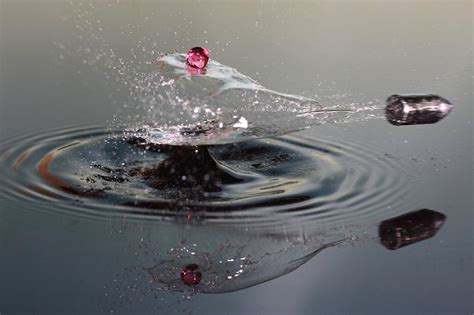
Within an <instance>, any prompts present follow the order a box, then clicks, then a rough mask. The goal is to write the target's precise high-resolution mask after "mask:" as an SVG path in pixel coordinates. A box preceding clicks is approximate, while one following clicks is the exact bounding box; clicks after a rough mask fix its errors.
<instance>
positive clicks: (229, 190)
mask: <svg viewBox="0 0 474 315" xmlns="http://www.w3.org/2000/svg"><path fill="white" fill-rule="evenodd" d="M3 148H4V154H3V155H2V156H1V161H2V163H1V165H2V169H1V172H2V190H1V194H2V196H3V197H5V198H9V199H15V200H24V201H27V202H31V201H34V202H35V204H36V205H37V207H36V209H35V211H38V210H47V211H55V212H61V213H66V214H68V215H81V216H83V215H87V216H89V217H93V218H100V217H105V218H112V217H116V216H126V217H127V220H128V221H129V220H134V221H135V220H137V221H139V222H140V221H142V222H146V224H147V225H149V226H150V229H151V230H154V231H157V232H156V233H154V232H153V233H150V234H149V235H147V236H146V237H144V238H143V239H142V240H141V241H140V242H139V245H138V246H136V248H135V249H136V250H137V254H136V255H135V256H136V262H135V263H134V264H133V265H131V266H128V267H127V268H126V269H124V272H123V275H122V276H123V280H122V281H119V282H117V283H116V284H115V285H111V286H108V287H107V290H108V291H107V294H110V295H111V296H112V297H114V298H117V299H120V298H121V297H129V296H131V295H133V294H141V295H144V296H147V295H152V296H153V295H154V296H159V295H160V294H164V293H166V292H180V293H179V294H185V295H186V296H190V295H193V294H195V293H199V292H202V293H224V292H232V291H237V290H241V289H245V288H248V287H251V286H254V285H257V284H260V283H263V282H266V281H269V280H271V279H275V278H278V277H280V276H282V275H285V274H287V273H290V272H292V271H293V270H295V269H297V268H298V267H300V266H301V265H303V264H305V263H306V262H308V261H309V260H310V259H312V258H313V257H315V256H316V255H318V254H319V253H321V252H322V251H323V250H326V249H329V248H333V247H336V246H338V247H342V246H347V245H349V244H354V243H355V242H361V241H367V240H376V239H377V236H376V234H377V233H376V227H378V229H379V236H378V237H379V238H380V241H381V243H382V244H383V245H384V246H385V247H386V248H388V249H398V248H400V247H403V246H406V245H409V244H413V243H415V242H420V241H422V240H425V239H428V238H430V237H432V236H434V234H435V233H436V232H437V231H438V230H439V228H440V227H441V225H442V223H443V222H444V220H445V216H444V215H443V214H440V213H437V212H434V211H432V210H419V211H416V212H409V213H407V214H405V215H402V216H396V217H394V218H392V219H385V220H384V221H382V222H381V223H380V224H379V223H377V219H375V218H378V217H384V218H387V217H388V216H390V215H391V213H390V211H391V210H390V209H392V211H393V210H395V211H396V210H397V209H398V208H399V207H401V203H400V199H402V198H401V196H402V195H404V194H405V193H406V191H407V190H408V188H407V187H406V182H405V181H404V180H403V178H402V176H401V174H400V172H397V170H399V169H400V167H397V165H396V164H395V163H396V162H394V161H393V159H387V157H383V156H382V157H381V156H378V155H377V153H376V151H373V150H370V149H369V148H366V147H360V146H357V145H356V144H354V143H351V144H350V145H349V144H344V143H342V142H339V143H328V142H326V141H324V140H317V139H313V138H302V137H297V136H285V137H280V138H273V139H266V140H253V141H248V142H240V143H235V144H228V145H220V146H199V147H173V146H166V145H165V146H163V145H157V144H153V143H148V142H145V141H143V139H142V138H140V137H126V138H124V137H123V134H122V133H121V132H113V131H107V132H106V131H104V130H102V129H100V128H91V127H84V128H75V129H70V130H58V131H55V132H52V133H47V134H38V135H36V136H29V137H28V136H27V137H24V138H20V139H14V140H12V141H11V142H9V143H5V144H4V145H3ZM341 222H344V224H345V225H346V226H341V224H340V223H341ZM352 227H356V228H354V229H352ZM130 279H132V280H130ZM110 290H115V291H113V292H112V291H110ZM112 293H117V294H118V295H117V294H112Z"/></svg>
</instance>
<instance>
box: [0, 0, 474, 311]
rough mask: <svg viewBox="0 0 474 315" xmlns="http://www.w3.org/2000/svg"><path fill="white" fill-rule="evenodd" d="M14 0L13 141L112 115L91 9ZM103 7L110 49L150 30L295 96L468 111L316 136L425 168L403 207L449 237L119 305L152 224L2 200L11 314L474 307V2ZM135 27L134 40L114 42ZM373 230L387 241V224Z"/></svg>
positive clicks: (7, 56) (2, 112)
mask: <svg viewBox="0 0 474 315" xmlns="http://www.w3.org/2000/svg"><path fill="white" fill-rule="evenodd" d="M0 3H1V7H0V8H1V15H0V27H1V32H0V35H1V38H0V58H1V63H0V66H1V69H0V88H1V89H0V97H1V99H0V137H1V138H2V139H8V138H9V137H12V136H14V135H18V134H21V133H28V132H34V131H37V130H47V129H50V128H54V127H60V126H64V125H71V124H78V123H97V124H106V122H107V121H109V120H110V119H112V116H113V114H114V113H115V112H116V111H117V110H118V109H119V107H120V106H121V104H122V99H121V98H123V97H124V95H122V94H121V93H115V92H114V83H111V82H107V80H105V79H104V77H103V74H102V73H101V71H100V67H98V68H94V67H90V66H88V65H85V64H84V63H83V59H84V58H86V57H84V55H83V54H82V53H80V52H78V51H77V48H78V47H83V48H84V47H87V45H89V44H88V42H87V41H84V42H81V41H80V40H79V39H78V38H77V37H76V35H77V33H76V32H75V31H74V19H73V18H72V17H73V16H74V10H73V9H74V7H75V8H77V2H75V5H74V6H71V5H69V4H67V3H65V2H61V1H5V0H3V1H0ZM114 3H115V2H114ZM152 12H154V15H151V13H152ZM100 14H102V15H101V19H102V24H103V25H106V26H107V28H108V29H107V30H106V31H107V32H108V34H109V36H108V41H109V43H110V44H111V46H113V47H117V50H119V51H125V52H126V51H128V48H129V47H133V46H134V45H137V41H138V40H139V39H142V38H143V37H144V36H146V37H147V38H148V39H150V40H152V41H156V42H157V44H158V49H159V51H162V52H165V51H174V50H178V51H185V50H186V49H187V48H188V47H191V46H195V45H205V46H206V47H208V48H209V49H210V50H211V52H212V57H214V58H216V59H217V60H219V61H220V62H222V63H224V64H227V65H230V66H233V67H235V68H237V69H239V71H241V72H242V73H245V74H248V75H250V76H251V77H253V78H256V79H257V80H258V81H259V82H261V83H262V84H263V85H264V86H267V87H269V88H272V89H275V90H279V91H283V92H291V93H297V94H298V93H302V94H304V95H307V96H314V94H319V96H320V97H321V98H322V99H325V100H328V101H330V100H331V99H333V96H334V95H335V94H345V95H347V96H345V97H343V100H342V101H343V102H349V101H350V100H353V101H355V102H364V101H366V100H372V99H379V100H383V99H385V98H386V97H387V96H388V95H390V94H393V93H407V92H435V93H438V94H440V95H442V96H444V97H446V98H447V99H449V100H450V101H451V102H452V103H453V104H455V109H454V111H453V113H452V114H451V115H450V116H449V117H448V118H447V119H445V120H443V121H441V122H440V123H438V124H436V125H431V126H416V127H403V128H402V127H393V126H390V125H388V124H387V123H386V122H385V121H383V120H372V121H368V122H359V123H353V124H345V125H333V126H322V127H321V128H314V129H312V130H310V131H307V133H308V134H312V135H318V136H319V135H320V136H324V137H333V138H334V139H337V138H339V137H342V138H344V139H345V140H348V141H351V140H354V141H355V142H358V143H362V142H364V143H367V144H370V146H371V147H372V148H376V149H377V151H378V152H377V153H388V154H391V155H393V156H395V158H396V159H397V160H398V162H399V163H400V165H402V166H403V167H405V168H407V169H408V170H410V171H412V176H411V177H410V179H409V184H410V189H411V190H412V193H411V195H410V196H411V198H412V199H410V200H409V204H410V206H411V207H410V208H408V209H401V210H400V211H401V212H403V211H404V210H406V211H409V210H412V209H417V208H432V209H435V210H437V211H440V212H442V213H444V214H446V215H447V217H448V220H447V222H446V224H445V226H444V227H443V229H442V230H441V231H440V233H439V234H438V235H437V236H436V237H435V238H432V239H430V240H427V241H425V242H422V243H418V244H416V245H413V246H409V247H406V248H404V249H401V250H399V251H394V252H390V251H387V250H385V249H384V248H382V247H381V246H380V245H378V244H377V243H376V242H375V241H367V242H362V243H359V244H358V245H357V246H354V247H345V248H337V249H331V250H328V251H325V252H323V253H321V254H320V255H319V256H317V257H315V258H314V259H313V260H311V261H310V262H308V263H307V264H305V265H303V266H302V267H301V268H299V269H298V270H296V271H294V272H292V273H290V274H288V275H285V276H283V277H280V278H278V279H275V280H273V281H270V282H267V283H264V284H261V285H258V286H256V287H253V288H250V289H246V290H242V291H238V292H234V293H229V294H222V295H199V296H197V297H195V298H194V299H192V301H190V302H189V301H187V300H186V299H183V298H181V297H180V296H175V295H170V296H166V297H165V299H164V300H163V301H161V300H158V301H157V300H154V299H153V298H152V297H150V296H147V295H144V298H143V301H141V302H140V301H136V300H134V301H128V300H127V299H126V298H114V299H110V298H109V295H114V294H112V292H111V290H110V289H108V287H107V286H109V285H110V283H114V280H115V279H117V278H118V279H119V282H122V283H127V281H128V280H127V279H125V280H124V279H123V273H124V271H123V270H124V268H125V267H126V266H127V265H129V264H132V263H133V261H134V259H133V253H132V252H133V248H134V246H136V243H137V240H139V239H140V238H141V233H143V232H140V231H143V229H140V228H141V227H140V225H137V226H135V225H133V224H131V225H130V226H129V227H128V229H126V232H122V229H121V228H118V227H117V226H121V225H120V223H114V222H110V221H105V222H104V221H91V220H81V219H77V218H68V217H65V216H60V215H54V214H51V213H41V212H35V207H34V205H28V206H25V205H22V204H20V203H19V204H15V203H7V202H6V201H2V200H0V313H1V314H2V315H4V314H31V313H37V314H69V313H75V314H84V313H86V314H91V313H108V312H109V311H110V310H112V309H113V310H115V312H116V313H133V314H137V313H155V314H167V313H169V312H170V311H171V310H177V311H185V312H187V311H190V310H194V311H195V312H196V313H198V314H201V313H202V314H315V313H318V314H355V313H360V314H381V313H391V314H402V313H403V314H471V313H472V312H473V311H474V307H473V304H472V303H473V302H472V297H473V274H474V272H473V260H472V251H473V246H472V245H473V243H472V242H473V232H472V231H473V217H472V211H473V209H472V208H473V207H472V206H473V202H472V191H473V185H472V175H473V174H472V172H473V167H472V165H473V164H472V154H473V151H472V149H473V142H472V135H473V132H472V63H473V59H472V14H473V8H472V1H439V2H434V1H377V2H362V1H326V2H301V3H300V2H296V3H293V2H291V3H290V2H279V1H278V2H277V1H275V2H274V1H263V2H259V3H253V2H240V1H235V2H230V3H227V2H226V3H222V2H206V1H203V2H194V1H177V2H172V1H169V2H160V1H134V2H128V3H125V4H122V5H117V6H114V7H113V10H112V9H111V10H110V11H109V12H107V11H106V12H102V13H100ZM147 16H148V17H149V19H148V22H147V23H145V24H143V23H142V22H143V21H144V20H145V18H146V17H147ZM128 24H130V25H132V26H131V28H132V29H133V33H132V34H131V35H129V36H125V37H121V36H117V35H114V34H116V33H117V32H118V31H119V30H120V26H123V25H128ZM136 24H140V25H139V26H136V27H135V26H134V25H136ZM206 40H207V43H206V42H205V41H206ZM92 44H93V43H92ZM62 47H64V48H62ZM318 86H319V87H318ZM333 101H334V100H333ZM374 154H375V153H374ZM148 229H150V230H153V227H148ZM166 231H167V230H166V229H163V231H162V233H165V232H166ZM153 233H158V234H159V233H160V232H159V231H156V230H153ZM367 233H368V234H369V238H370V236H375V227H372V228H370V227H369V228H367ZM117 274H120V275H121V276H117ZM104 286H106V288H104ZM112 291H113V290H112ZM113 293H116V292H115V291H114V292H113ZM106 295H107V296H106ZM115 295H116V294H115ZM117 300H119V301H121V303H119V304H114V302H115V303H117V302H116V301H117Z"/></svg>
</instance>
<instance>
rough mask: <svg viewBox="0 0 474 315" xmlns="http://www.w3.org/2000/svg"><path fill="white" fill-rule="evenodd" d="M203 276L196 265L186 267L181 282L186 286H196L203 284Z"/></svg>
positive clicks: (183, 269) (182, 270)
mask: <svg viewBox="0 0 474 315" xmlns="http://www.w3.org/2000/svg"><path fill="white" fill-rule="evenodd" d="M201 279H202V274H201V271H200V270H199V266H198V265H196V264H189V265H185V266H183V267H182V268H181V281H183V283H184V284H186V285H196V284H199V283H200V282H201Z"/></svg>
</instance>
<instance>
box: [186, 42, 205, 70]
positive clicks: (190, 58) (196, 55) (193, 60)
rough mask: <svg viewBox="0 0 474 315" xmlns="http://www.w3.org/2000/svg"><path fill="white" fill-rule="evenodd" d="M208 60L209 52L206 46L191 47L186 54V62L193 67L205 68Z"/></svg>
mask: <svg viewBox="0 0 474 315" xmlns="http://www.w3.org/2000/svg"><path fill="white" fill-rule="evenodd" d="M208 60H209V52H208V51H207V49H206V48H204V47H194V48H191V49H190V50H188V52H187V54H186V62H187V63H188V65H189V66H191V67H193V68H197V69H203V68H204V67H205V66H206V64H207V61H208Z"/></svg>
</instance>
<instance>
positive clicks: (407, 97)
mask: <svg viewBox="0 0 474 315" xmlns="http://www.w3.org/2000/svg"><path fill="white" fill-rule="evenodd" d="M386 103H387V106H386V107H385V117H386V118H387V120H388V121H389V122H390V123H391V124H392V125H396V126H400V125H418V124H434V123H436V122H438V121H440V120H441V119H443V118H444V117H446V116H447V115H448V114H449V112H450V111H451V109H452V108H453V105H452V104H451V103H450V102H449V101H448V100H446V99H445V98H442V97H441V96H438V95H435V94H404V95H397V94H395V95H392V96H390V97H389V98H388V99H387V101H386Z"/></svg>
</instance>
